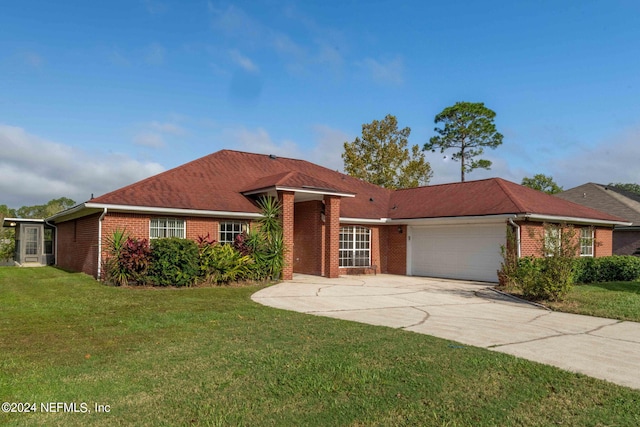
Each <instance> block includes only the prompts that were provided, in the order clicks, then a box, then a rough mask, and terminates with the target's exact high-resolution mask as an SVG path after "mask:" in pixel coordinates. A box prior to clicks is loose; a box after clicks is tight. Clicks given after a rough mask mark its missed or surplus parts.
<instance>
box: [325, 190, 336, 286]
mask: <svg viewBox="0 0 640 427" xmlns="http://www.w3.org/2000/svg"><path fill="white" fill-rule="evenodd" d="M324 216H325V222H324V224H325V245H324V248H325V251H324V275H325V277H329V278H335V277H339V276H340V269H339V259H338V254H339V251H340V197H335V196H324Z"/></svg>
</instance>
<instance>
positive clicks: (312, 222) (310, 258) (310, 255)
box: [293, 200, 324, 276]
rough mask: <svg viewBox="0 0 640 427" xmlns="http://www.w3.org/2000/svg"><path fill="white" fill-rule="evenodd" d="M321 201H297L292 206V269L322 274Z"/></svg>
mask: <svg viewBox="0 0 640 427" xmlns="http://www.w3.org/2000/svg"><path fill="white" fill-rule="evenodd" d="M322 209H323V205H322V201H320V200H312V201H308V202H299V203H296V204H295V206H294V226H293V236H294V238H293V271H294V273H303V274H315V275H317V276H320V275H322V272H323V269H322V268H323V262H322V257H323V256H324V250H323V248H324V246H323V240H324V226H323V223H322V218H321V215H322Z"/></svg>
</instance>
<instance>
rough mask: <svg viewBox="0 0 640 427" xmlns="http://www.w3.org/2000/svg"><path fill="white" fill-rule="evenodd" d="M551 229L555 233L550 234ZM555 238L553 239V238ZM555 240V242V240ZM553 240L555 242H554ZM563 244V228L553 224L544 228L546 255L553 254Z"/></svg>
mask: <svg viewBox="0 0 640 427" xmlns="http://www.w3.org/2000/svg"><path fill="white" fill-rule="evenodd" d="M549 231H551V232H552V234H555V236H554V235H549V233H548V232H549ZM552 239H553V240H552ZM554 241H555V242H554ZM552 242H553V243H552ZM556 245H558V246H557V247H556ZM561 246H562V228H561V227H560V226H559V225H551V226H549V227H548V228H545V230H544V247H545V250H546V252H547V253H546V256H553V253H554V252H555V251H556V250H558V249H560V247H561Z"/></svg>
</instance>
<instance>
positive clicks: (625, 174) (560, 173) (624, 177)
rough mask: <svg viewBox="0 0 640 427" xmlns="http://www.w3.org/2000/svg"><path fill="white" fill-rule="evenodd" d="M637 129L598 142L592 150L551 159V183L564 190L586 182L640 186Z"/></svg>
mask: <svg viewBox="0 0 640 427" xmlns="http://www.w3.org/2000/svg"><path fill="white" fill-rule="evenodd" d="M639 164H640V126H638V127H635V128H629V129H626V130H624V131H622V132H621V133H620V134H619V135H615V136H613V137H611V138H608V139H606V140H603V141H601V142H599V143H598V144H597V145H596V146H594V147H587V148H585V147H582V148H576V149H573V150H570V151H568V152H567V154H566V155H565V156H563V157H562V158H558V159H552V160H550V169H551V174H552V176H553V177H554V180H555V181H556V182H557V183H558V184H559V185H561V186H563V187H564V188H565V189H569V188H572V187H576V186H578V185H582V184H584V183H586V182H595V183H599V184H608V183H610V182H623V183H627V182H632V183H640V167H639V166H638V165H639Z"/></svg>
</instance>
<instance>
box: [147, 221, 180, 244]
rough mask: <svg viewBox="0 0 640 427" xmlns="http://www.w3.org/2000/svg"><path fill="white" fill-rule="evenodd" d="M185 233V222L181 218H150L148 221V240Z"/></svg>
mask: <svg viewBox="0 0 640 427" xmlns="http://www.w3.org/2000/svg"><path fill="white" fill-rule="evenodd" d="M186 235H187V224H186V221H185V220H184V219H182V218H151V220H150V221H149V240H153V239H164V238H170V237H178V238H180V239H184V238H185V236H186Z"/></svg>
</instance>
